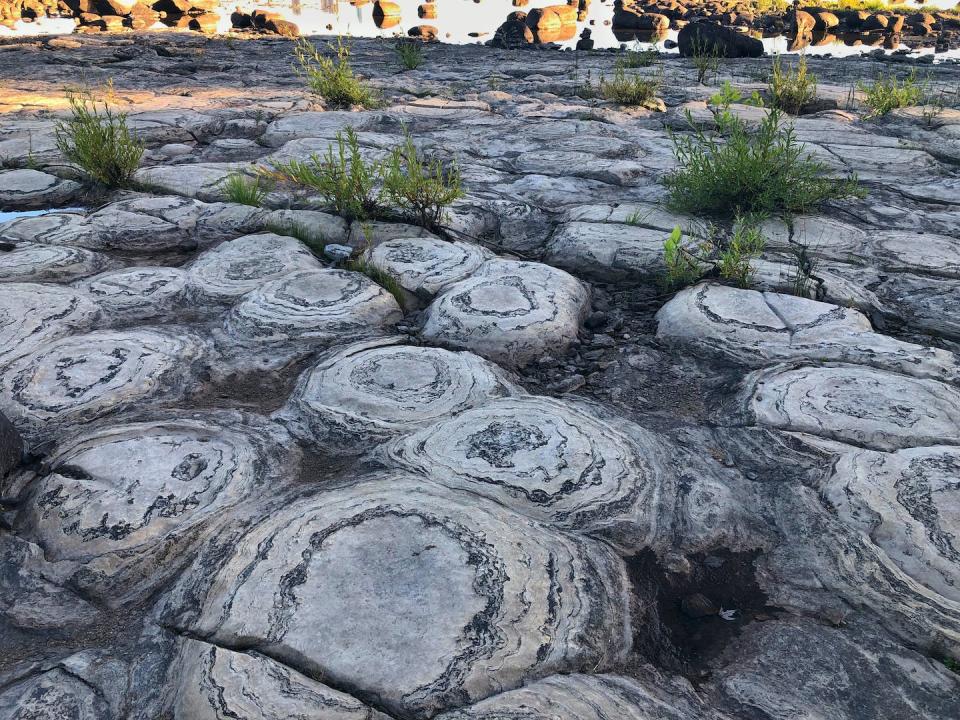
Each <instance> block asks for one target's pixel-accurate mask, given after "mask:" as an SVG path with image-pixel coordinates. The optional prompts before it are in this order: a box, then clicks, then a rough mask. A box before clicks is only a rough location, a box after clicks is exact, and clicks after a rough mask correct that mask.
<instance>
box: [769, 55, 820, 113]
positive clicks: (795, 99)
mask: <svg viewBox="0 0 960 720" xmlns="http://www.w3.org/2000/svg"><path fill="white" fill-rule="evenodd" d="M768 90H769V93H770V104H771V105H772V106H773V107H775V108H779V109H780V110H783V111H784V112H788V113H791V114H793V115H796V114H798V113H799V112H800V111H801V110H802V109H803V107H804V106H805V105H809V104H810V103H812V102H813V101H814V100H816V99H817V77H816V75H814V74H813V73H811V72H809V71H808V70H807V58H806V57H805V56H803V55H801V56H800V60H799V61H798V62H797V66H796V67H794V66H792V65H789V66H787V67H784V66H783V64H782V63H781V62H780V56H779V55H778V56H777V57H775V58H774V59H773V70H772V73H771V75H770V84H769V86H768Z"/></svg>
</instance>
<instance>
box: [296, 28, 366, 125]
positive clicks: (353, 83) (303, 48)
mask: <svg viewBox="0 0 960 720" xmlns="http://www.w3.org/2000/svg"><path fill="white" fill-rule="evenodd" d="M330 49H331V50H332V51H333V53H334V56H333V57H327V56H326V55H324V54H323V53H321V52H320V51H319V50H318V49H317V48H316V46H314V45H313V43H311V42H309V41H308V40H305V39H303V38H301V39H300V40H299V41H298V42H297V45H296V48H295V49H294V57H295V58H296V65H295V66H294V70H296V71H297V73H298V74H299V75H301V76H302V77H304V78H306V80H307V85H308V86H309V87H310V90H311V91H312V92H313V93H314V94H315V95H319V96H320V97H321V98H323V101H324V102H325V103H326V104H327V105H328V106H329V107H332V108H349V107H351V106H353V105H359V106H361V107H375V106H376V105H378V104H379V102H380V98H379V96H378V95H377V94H376V93H375V92H374V91H373V90H372V89H371V88H369V87H367V86H366V85H364V83H363V82H362V81H361V80H360V78H358V77H357V76H356V75H355V74H354V72H353V67H352V66H351V65H350V45H349V44H347V43H344V41H343V38H342V37H338V38H337V43H336V45H333V44H330Z"/></svg>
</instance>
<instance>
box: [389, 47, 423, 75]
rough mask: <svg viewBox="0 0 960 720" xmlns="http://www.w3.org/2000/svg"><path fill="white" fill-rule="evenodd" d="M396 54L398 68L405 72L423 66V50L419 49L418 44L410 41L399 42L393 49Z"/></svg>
mask: <svg viewBox="0 0 960 720" xmlns="http://www.w3.org/2000/svg"><path fill="white" fill-rule="evenodd" d="M394 52H395V53H396V54H397V60H399V61H400V66H401V67H403V68H404V69H405V70H416V69H417V68H418V67H420V66H421V65H423V50H421V49H420V43H418V42H413V41H411V40H401V41H400V42H398V43H397V44H396V46H395V47H394Z"/></svg>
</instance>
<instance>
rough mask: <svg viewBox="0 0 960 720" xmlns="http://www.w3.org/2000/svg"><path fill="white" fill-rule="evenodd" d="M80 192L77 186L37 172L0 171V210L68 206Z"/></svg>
mask: <svg viewBox="0 0 960 720" xmlns="http://www.w3.org/2000/svg"><path fill="white" fill-rule="evenodd" d="M79 192H80V185H79V183H75V182H73V181H72V180H62V179H61V178H58V177H56V176H55V175H48V174H47V173H44V172H40V171H39V170H30V169H26V168H24V169H20V170H0V208H15V209H17V210H32V209H36V208H44V209H45V208H49V207H56V206H58V205H64V204H66V203H68V202H70V201H71V200H73V199H74V198H75V197H76V196H77V195H78V194H79Z"/></svg>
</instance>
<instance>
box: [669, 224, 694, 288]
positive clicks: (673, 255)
mask: <svg viewBox="0 0 960 720" xmlns="http://www.w3.org/2000/svg"><path fill="white" fill-rule="evenodd" d="M663 260H664V263H665V264H666V266H667V274H666V277H665V278H664V283H663V284H664V286H665V287H664V289H666V290H676V289H679V288H684V287H686V286H687V285H692V284H693V283H695V282H696V281H697V280H699V279H700V277H701V275H702V272H701V270H700V263H699V262H698V261H697V258H696V256H695V255H693V254H692V253H691V252H690V251H688V250H687V249H686V248H684V247H683V231H682V230H681V229H680V226H679V225H677V226H675V227H674V228H673V232H671V233H670V235H669V237H667V239H666V240H664V241H663Z"/></svg>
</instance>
